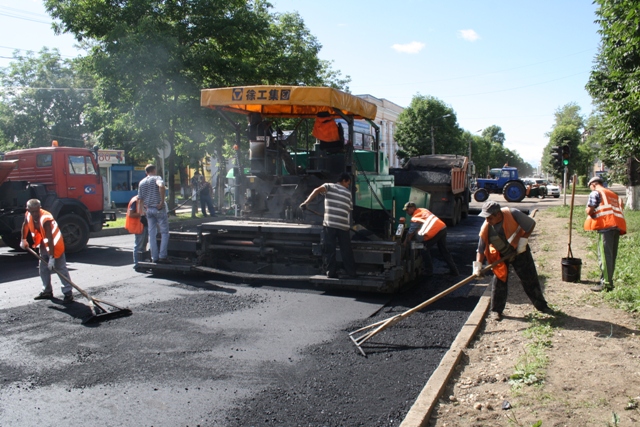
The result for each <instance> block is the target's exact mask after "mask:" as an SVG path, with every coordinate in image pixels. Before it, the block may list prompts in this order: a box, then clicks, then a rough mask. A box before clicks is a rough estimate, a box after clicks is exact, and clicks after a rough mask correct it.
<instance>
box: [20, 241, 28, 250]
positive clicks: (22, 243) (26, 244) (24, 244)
mask: <svg viewBox="0 0 640 427" xmlns="http://www.w3.org/2000/svg"><path fill="white" fill-rule="evenodd" d="M20 247H21V248H22V249H24V250H25V251H26V250H27V248H28V247H29V242H27V239H22V240H21V241H20Z"/></svg>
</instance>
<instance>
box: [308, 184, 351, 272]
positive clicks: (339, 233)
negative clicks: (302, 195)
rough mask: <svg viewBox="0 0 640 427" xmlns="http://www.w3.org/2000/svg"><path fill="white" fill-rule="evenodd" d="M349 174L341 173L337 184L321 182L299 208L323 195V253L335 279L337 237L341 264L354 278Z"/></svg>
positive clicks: (329, 270)
mask: <svg viewBox="0 0 640 427" xmlns="http://www.w3.org/2000/svg"><path fill="white" fill-rule="evenodd" d="M350 186H351V175H349V174H348V173H343V174H342V175H340V178H339V179H338V182H337V183H335V184H334V183H327V184H322V185H321V186H320V187H318V188H316V189H315V190H313V191H312V192H311V194H309V197H307V200H305V201H304V202H302V203H301V204H300V209H302V210H305V209H307V204H308V203H309V202H311V201H312V200H313V199H315V198H316V196H318V194H322V195H324V196H325V198H324V220H323V221H322V225H323V226H324V238H325V244H324V253H325V256H326V259H327V265H328V267H327V268H328V270H327V277H328V278H330V279H336V278H338V272H337V262H336V240H337V242H338V244H339V245H340V255H342V264H343V266H344V269H345V271H346V272H347V276H348V277H350V278H354V277H356V265H355V260H354V258H353V249H352V248H351V235H350V234H349V232H350V229H351V211H352V210H353V200H352V198H351V190H350V189H349V188H350Z"/></svg>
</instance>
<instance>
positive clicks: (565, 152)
mask: <svg viewBox="0 0 640 427" xmlns="http://www.w3.org/2000/svg"><path fill="white" fill-rule="evenodd" d="M570 157H571V147H569V146H568V145H566V144H565V145H563V146H562V165H563V166H569V158H570Z"/></svg>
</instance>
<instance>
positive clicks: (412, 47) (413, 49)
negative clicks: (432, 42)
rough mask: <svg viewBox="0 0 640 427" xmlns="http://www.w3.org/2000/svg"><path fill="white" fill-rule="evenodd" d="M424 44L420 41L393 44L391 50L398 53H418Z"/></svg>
mask: <svg viewBox="0 0 640 427" xmlns="http://www.w3.org/2000/svg"><path fill="white" fill-rule="evenodd" d="M424 46H425V44H424V43H421V42H411V43H407V44H397V43H396V44H394V45H393V46H391V47H392V48H393V50H395V51H396V52H400V53H418V52H420V51H421V50H422V49H424Z"/></svg>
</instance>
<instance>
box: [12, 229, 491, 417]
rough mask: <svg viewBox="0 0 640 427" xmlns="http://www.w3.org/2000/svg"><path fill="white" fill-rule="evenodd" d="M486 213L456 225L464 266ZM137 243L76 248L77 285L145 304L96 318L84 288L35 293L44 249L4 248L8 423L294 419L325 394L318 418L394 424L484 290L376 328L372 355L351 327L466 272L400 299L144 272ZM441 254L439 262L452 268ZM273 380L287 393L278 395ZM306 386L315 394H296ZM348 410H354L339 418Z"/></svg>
mask: <svg viewBox="0 0 640 427" xmlns="http://www.w3.org/2000/svg"><path fill="white" fill-rule="evenodd" d="M479 223H480V222H479V218H470V219H469V220H467V221H465V223H463V225H462V226H459V227H456V228H455V229H454V230H451V239H450V242H451V243H450V246H451V250H452V252H453V253H454V256H455V257H456V258H457V259H458V260H459V262H458V266H459V268H460V269H461V271H463V272H469V271H470V269H471V268H470V263H471V260H472V259H471V254H472V252H473V242H475V241H476V239H477V229H478V227H479ZM131 243H132V237H131V236H128V235H124V236H113V237H105V238H98V239H92V240H91V241H90V245H89V247H88V249H87V250H86V251H84V252H82V253H80V254H75V255H71V256H69V259H68V261H69V267H70V274H71V277H72V280H73V281H74V282H75V283H76V284H78V285H80V286H81V287H83V288H84V289H86V290H87V291H89V293H91V294H92V295H94V296H96V297H98V298H101V299H104V300H106V301H110V302H113V303H115V304H118V305H121V306H126V307H129V308H131V309H132V310H133V312H134V314H133V315H132V316H131V317H127V318H121V319H116V320H112V321H109V322H105V323H100V324H98V325H95V326H83V325H82V323H81V322H82V319H83V318H86V316H88V315H89V309H88V308H87V306H86V304H85V301H83V300H82V299H81V298H78V299H77V302H75V303H74V304H72V305H69V306H65V305H63V304H62V302H61V300H59V299H54V300H53V301H33V300H32V298H33V296H34V295H35V294H37V293H38V291H39V286H40V284H39V278H38V276H37V269H36V261H35V259H34V258H33V257H32V256H31V255H28V254H24V253H17V252H13V251H12V250H9V249H8V248H0V270H1V271H2V276H1V277H0V294H1V295H2V299H1V300H0V325H1V328H2V331H3V332H2V337H1V338H0V378H1V379H2V381H1V382H0V425H2V426H5V425H7V426H16V427H20V426H32V425H39V426H58V425H66V426H84V425H86V424H87V423H94V424H95V423H97V424H100V425H101V426H122V425H135V426H156V427H157V426H195V425H201V426H214V425H215V426H223V425H224V426H231V425H263V422H264V419H263V414H264V412H270V413H273V414H280V415H279V416H281V417H282V419H285V420H286V419H287V417H290V416H294V414H293V413H292V411H295V410H296V408H302V409H297V410H299V411H300V410H304V411H306V412H304V413H302V414H297V415H295V416H308V415H309V414H308V412H309V411H313V410H314V409H311V408H320V407H322V406H323V403H324V404H327V405H329V407H330V409H331V411H336V412H326V411H324V410H320V409H318V411H317V412H318V413H317V414H313V416H314V417H316V418H315V419H318V420H320V421H318V424H317V425H340V424H343V425H368V426H372V425H388V418H389V417H392V418H394V419H395V420H396V421H398V419H399V417H400V418H401V417H402V416H403V414H405V413H406V411H407V410H408V408H409V407H410V406H411V404H412V402H413V401H414V400H415V398H416V397H417V394H418V393H419V391H420V390H421V388H422V386H423V385H424V384H425V383H426V380H427V379H428V378H429V376H430V374H431V372H433V370H434V369H435V368H436V367H437V365H438V361H439V360H440V359H439V358H441V357H442V355H443V354H444V353H445V352H446V349H447V348H448V346H449V345H450V344H451V342H452V341H453V339H455V336H456V334H457V332H456V331H457V330H459V328H460V327H461V326H462V325H463V324H464V322H465V320H466V317H468V313H469V312H470V311H471V310H472V309H473V307H474V304H475V301H477V295H478V292H477V291H475V290H474V289H475V288H473V287H465V288H463V289H461V290H459V291H457V292H456V293H454V294H452V295H451V297H450V299H448V301H449V302H448V303H443V304H442V305H439V306H434V308H433V309H429V310H425V312H424V313H422V312H421V313H420V314H418V315H416V316H414V318H413V319H412V321H411V322H407V324H406V325H405V326H398V327H396V328H397V329H396V330H395V331H390V332H389V333H388V334H386V335H381V337H380V339H379V340H372V346H371V347H370V348H369V349H368V350H369V351H370V352H371V356H370V358H368V359H364V358H362V357H361V356H359V355H358V354H357V352H356V350H355V347H353V346H352V344H351V343H350V342H349V340H348V339H347V336H346V332H345V331H349V330H352V329H353V325H356V324H358V325H363V324H368V323H369V322H370V319H375V317H372V316H374V315H377V316H383V317H386V316H389V315H391V314H395V312H398V311H404V310H406V309H407V308H410V307H412V306H413V305H416V304H417V303H419V302H421V301H423V300H424V299H426V298H428V297H430V296H432V295H434V294H435V293H437V292H439V291H440V290H441V289H443V288H445V287H448V286H451V285H452V284H453V283H455V282H456V279H454V278H451V277H449V276H446V275H438V276H437V277H436V278H434V279H432V280H430V281H429V283H428V284H427V283H426V282H425V283H424V284H423V285H420V286H416V288H415V289H413V290H410V291H408V292H405V293H403V294H402V295H400V296H396V297H394V300H392V301H391V302H390V301H389V300H390V298H391V297H389V296H383V295H364V294H347V293H326V292H319V291H315V290H310V289H303V290H299V289H298V290H296V289H278V288H273V287H269V286H252V287H249V286H243V285H232V284H229V283H225V282H220V281H215V280H205V279H203V278H198V277H190V276H175V277H168V278H160V277H153V276H147V275H141V274H138V273H135V272H134V271H133V269H132V268H131V249H130V247H131ZM435 262H436V273H442V272H444V271H446V266H445V265H444V263H441V262H440V261H439V260H437V259H436V260H435ZM460 279H461V278H458V279H457V280H460ZM58 283H59V282H58V281H57V279H54V284H55V286H56V287H55V288H54V294H55V295H56V296H58V297H60V291H59V287H57V286H58ZM385 304H386V306H385ZM383 307H384V310H381V309H382V308H383ZM412 322H413V323H412ZM425 322H426V323H425ZM425 325H427V327H426V329H425ZM430 328H431V329H430ZM394 355H395V357H393V356H394ZM407 357H409V359H407V360H405V359H406V358H407ZM401 360H402V363H398V362H400V361H401ZM353 366H361V367H360V369H359V372H357V373H355V375H356V377H357V376H359V375H363V377H362V378H355V377H354V376H353V375H354V372H353V371H352V370H353ZM314 369H317V370H314ZM366 372H368V374H367V373H366ZM382 373H384V375H381V374H382ZM310 378H311V379H310ZM325 380H326V381H330V383H331V384H333V385H335V384H338V385H337V386H336V389H337V390H340V391H339V393H334V392H332V394H331V395H330V396H327V395H324V394H323V393H325V392H326V391H327V389H328V388H329V387H328V386H327V387H323V386H321V385H318V384H322V381H325ZM309 384H313V386H310V385H309ZM283 389H287V394H288V397H287V396H282V395H281V394H280V392H279V390H280V391H281V390H283ZM389 390H393V393H392V394H393V395H388V391H389ZM273 393H276V394H278V396H279V397H282V399H279V398H278V399H276V400H278V401H279V402H278V403H277V404H276V403H275V402H274V398H273ZM289 393H291V394H289ZM305 393H307V394H308V396H307V397H306V398H305V402H307V405H308V407H306V408H305V407H304V406H300V405H299V404H296V405H293V407H290V406H287V404H288V402H293V401H295V399H293V398H292V396H294V397H295V396H304V395H305ZM314 399H315V400H314ZM312 401H315V402H316V403H315V404H313V405H310V404H309V402H312ZM341 405H347V406H346V407H345V408H343V409H341ZM347 407H348V408H350V409H346V408H347ZM248 408H252V409H253V410H255V411H257V412H251V410H249V409H248ZM262 408H266V409H262ZM337 413H342V415H341V417H342V418H340V419H346V420H347V421H345V422H344V423H343V422H337V421H336V418H335V417H336V414H337ZM347 413H348V414H349V415H346V414H347ZM389 414H392V415H389ZM274 416H275V415H274ZM243 417H244V418H243ZM323 417H324V418H323ZM355 420H365V421H363V422H359V421H358V422H356V421H355ZM247 423H250V424H247ZM254 423H255V424H254ZM285 425H286V422H285ZM314 425H315V424H314Z"/></svg>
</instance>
